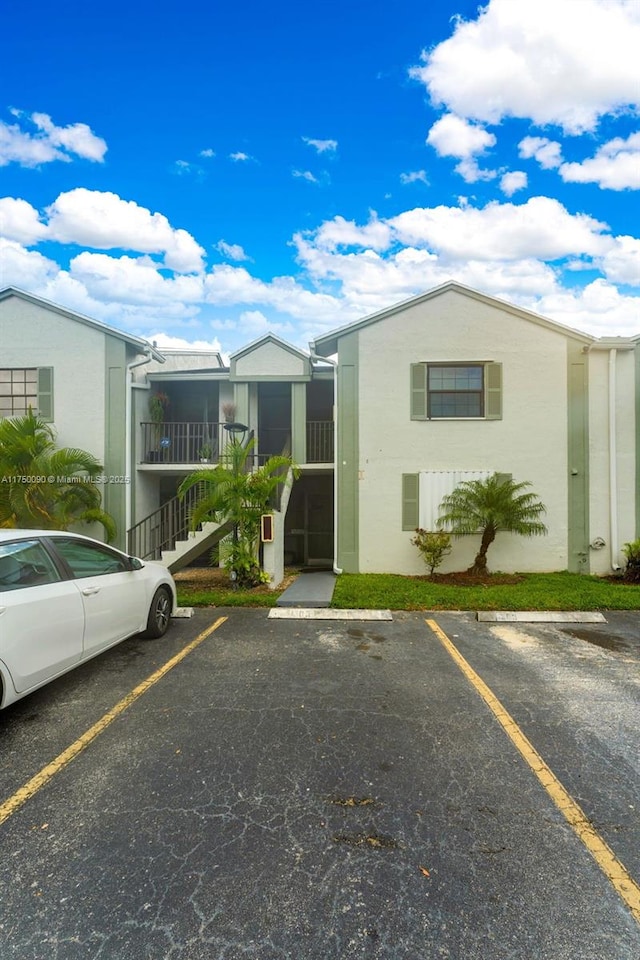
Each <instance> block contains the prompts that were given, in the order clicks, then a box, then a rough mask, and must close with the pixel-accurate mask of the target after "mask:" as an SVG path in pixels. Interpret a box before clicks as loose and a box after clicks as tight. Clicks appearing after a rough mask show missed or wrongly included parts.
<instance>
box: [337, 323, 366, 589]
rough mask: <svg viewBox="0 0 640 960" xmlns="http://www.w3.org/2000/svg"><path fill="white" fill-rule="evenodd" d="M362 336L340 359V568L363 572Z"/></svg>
mask: <svg viewBox="0 0 640 960" xmlns="http://www.w3.org/2000/svg"><path fill="white" fill-rule="evenodd" d="M358 339H359V338H358V334H357V333H351V334H348V335H347V336H345V337H343V338H342V339H341V341H340V354H339V357H338V371H337V373H338V417H339V424H338V449H337V458H336V460H337V469H338V567H340V568H341V569H342V570H344V572H345V573H358V572H359V569H360V568H359V512H360V511H359V491H358V465H359V444H358Z"/></svg>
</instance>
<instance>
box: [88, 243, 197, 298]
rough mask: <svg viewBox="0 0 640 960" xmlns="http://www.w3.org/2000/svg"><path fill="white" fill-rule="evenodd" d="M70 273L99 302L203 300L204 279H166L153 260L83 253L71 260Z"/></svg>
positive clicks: (185, 277) (178, 277)
mask: <svg viewBox="0 0 640 960" xmlns="http://www.w3.org/2000/svg"><path fill="white" fill-rule="evenodd" d="M69 274H70V276H71V277H72V278H73V279H75V280H79V281H80V282H81V283H82V284H83V285H84V287H85V289H86V290H87V291H88V293H89V294H90V295H91V296H92V297H95V298H96V299H97V300H103V301H109V300H111V301H113V300H116V301H118V302H119V303H130V304H131V303H133V304H153V303H162V304H166V303H168V302H169V301H171V300H173V301H174V302H175V304H176V305H180V310H181V311H182V310H183V309H184V308H183V306H182V305H183V304H185V303H198V302H199V301H201V300H202V298H203V291H204V287H203V279H202V276H177V277H164V276H163V275H162V274H161V273H160V272H159V270H158V264H156V263H154V262H153V260H151V259H150V258H149V257H138V258H134V257H126V256H124V257H110V256H108V255H107V254H105V253H89V252H88V251H86V250H85V251H83V252H82V253H80V254H78V256H77V257H74V258H73V259H72V260H71V263H70V265H69Z"/></svg>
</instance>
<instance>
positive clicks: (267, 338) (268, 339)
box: [229, 333, 309, 360]
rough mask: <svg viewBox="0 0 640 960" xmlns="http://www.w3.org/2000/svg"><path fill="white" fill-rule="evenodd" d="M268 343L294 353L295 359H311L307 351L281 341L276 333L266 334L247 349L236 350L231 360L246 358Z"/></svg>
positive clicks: (247, 346)
mask: <svg viewBox="0 0 640 960" xmlns="http://www.w3.org/2000/svg"><path fill="white" fill-rule="evenodd" d="M266 343H273V344H275V345H276V346H278V347H280V348H281V349H282V350H286V351H287V352H288V353H292V354H293V355H294V357H299V358H300V359H301V360H308V359H309V354H308V353H307V352H306V351H305V350H300V348H299V347H294V345H293V344H292V343H287V341H286V340H281V339H280V337H277V336H276V335H275V333H265V335H264V336H263V337H259V338H258V340H253V341H252V342H251V343H248V344H247V345H246V346H245V347H241V348H240V349H239V350H236V351H235V353H232V354H231V356H230V358H229V359H230V360H237V359H238V358H239V357H244V356H245V355H246V354H247V353H253V351H254V350H259V349H260V347H262V346H264V345H265V344H266Z"/></svg>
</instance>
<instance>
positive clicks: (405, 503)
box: [402, 473, 420, 530]
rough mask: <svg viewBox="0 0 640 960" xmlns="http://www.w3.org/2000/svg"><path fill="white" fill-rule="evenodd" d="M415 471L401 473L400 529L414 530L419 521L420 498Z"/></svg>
mask: <svg viewBox="0 0 640 960" xmlns="http://www.w3.org/2000/svg"><path fill="white" fill-rule="evenodd" d="M418 477H419V474H417V473H403V474H402V529H403V530H415V529H416V527H418V526H419V523H420V499H419V490H418Z"/></svg>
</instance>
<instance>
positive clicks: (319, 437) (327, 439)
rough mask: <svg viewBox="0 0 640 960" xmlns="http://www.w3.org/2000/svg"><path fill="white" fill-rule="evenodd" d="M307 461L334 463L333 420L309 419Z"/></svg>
mask: <svg viewBox="0 0 640 960" xmlns="http://www.w3.org/2000/svg"><path fill="white" fill-rule="evenodd" d="M307 463H333V421H332V420H309V421H307Z"/></svg>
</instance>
